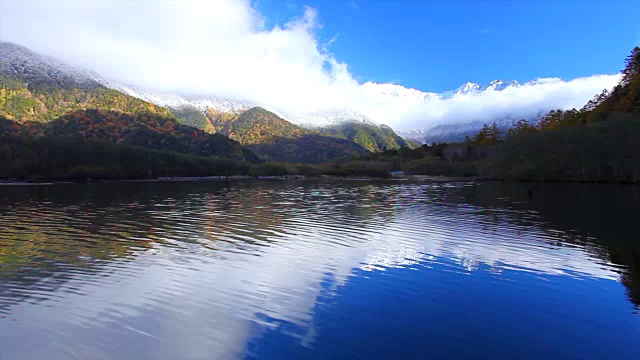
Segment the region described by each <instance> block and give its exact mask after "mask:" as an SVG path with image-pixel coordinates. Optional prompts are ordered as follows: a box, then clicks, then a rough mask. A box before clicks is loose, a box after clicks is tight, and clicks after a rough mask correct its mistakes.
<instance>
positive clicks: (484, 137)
mask: <svg viewBox="0 0 640 360" xmlns="http://www.w3.org/2000/svg"><path fill="white" fill-rule="evenodd" d="M500 140H502V133H501V131H500V129H499V128H498V124H496V123H495V122H494V123H493V124H491V126H489V125H487V124H484V125H483V126H482V129H480V132H478V134H476V136H475V137H474V138H473V142H475V143H476V144H479V145H485V144H495V143H497V142H499V141H500Z"/></svg>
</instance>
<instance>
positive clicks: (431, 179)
mask: <svg viewBox="0 0 640 360" xmlns="http://www.w3.org/2000/svg"><path fill="white" fill-rule="evenodd" d="M323 180H324V181H396V182H397V181H418V182H426V183H436V182H482V181H492V182H505V183H540V184H544V183H572V184H615V185H639V184H638V183H633V182H606V181H574V180H522V179H520V180H516V179H513V180H505V179H492V178H483V177H455V176H444V175H443V176H438V175H404V174H403V175H393V176H391V177H387V178H381V177H367V176H346V177H340V176H333V175H313V176H310V175H281V176H248V175H233V176H229V177H226V176H176V177H160V178H155V179H84V180H68V179H60V180H55V179H47V180H42V181H41V182H40V181H37V180H36V181H33V180H18V179H11V180H8V179H0V187H2V186H50V185H65V184H72V185H80V184H105V183H107V184H109V183H141V182H149V183H160V182H207V181H211V182H229V183H231V182H250V181H323Z"/></svg>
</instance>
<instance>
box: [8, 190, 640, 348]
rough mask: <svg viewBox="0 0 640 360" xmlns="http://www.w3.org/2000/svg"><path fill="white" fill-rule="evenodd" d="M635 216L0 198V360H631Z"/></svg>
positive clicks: (623, 204) (335, 198)
mask: <svg viewBox="0 0 640 360" xmlns="http://www.w3.org/2000/svg"><path fill="white" fill-rule="evenodd" d="M530 187H531V188H532V190H533V196H531V197H530V196H529V195H528V193H529V191H528V190H529V188H530ZM638 215H640V189H639V188H637V187H632V186H620V185H617V186H614V185H576V184H548V185H544V186H542V185H530V184H509V183H408V182H400V181H396V182H392V181H389V182H324V183H323V182H274V183H268V182H259V183H245V184H234V185H233V186H232V187H231V188H230V189H227V188H225V187H223V186H221V185H220V184H217V183H215V182H210V183H206V182H203V183H188V182H185V183H151V184H146V183H129V184H94V185H54V186H38V187H12V186H3V187H0V359H3V360H4V359H45V358H46V359H69V358H72V359H73V358H78V359H218V358H224V359H226V358H264V359H284V358H296V359H297V358H319V359H329V358H331V359H335V358H362V359H371V358H376V359H378V358H420V359H424V358H435V359H439V358H473V359H476V358H480V359H515V358H517V359H540V358H553V359H637V358H639V356H640V355H639V354H640V314H638V312H639V311H638V310H639V305H640V283H639V281H640V280H639V279H640V238H639V236H638V234H639V232H638V230H639V229H640V222H639V221H638V218H640V216H638Z"/></svg>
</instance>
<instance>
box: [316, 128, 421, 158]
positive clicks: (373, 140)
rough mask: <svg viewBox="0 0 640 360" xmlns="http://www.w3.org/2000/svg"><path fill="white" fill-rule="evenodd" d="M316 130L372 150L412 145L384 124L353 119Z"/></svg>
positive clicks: (409, 146) (377, 150)
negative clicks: (352, 120)
mask: <svg viewBox="0 0 640 360" xmlns="http://www.w3.org/2000/svg"><path fill="white" fill-rule="evenodd" d="M318 130H319V131H320V133H322V134H327V135H330V136H334V137H337V138H340V139H346V140H350V141H353V142H355V143H357V144H360V145H361V146H362V147H364V148H365V149H367V150H369V151H372V152H379V151H385V150H387V149H399V148H403V147H408V148H411V147H413V145H412V144H410V143H409V142H408V141H407V140H405V139H404V138H403V137H401V136H400V135H398V134H396V132H395V131H393V129H392V128H390V127H388V126H386V125H374V124H366V123H361V122H355V121H354V122H343V123H340V124H336V125H333V126H326V127H321V128H319V129H318Z"/></svg>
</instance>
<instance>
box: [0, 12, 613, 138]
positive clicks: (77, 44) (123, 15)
mask: <svg viewBox="0 0 640 360" xmlns="http://www.w3.org/2000/svg"><path fill="white" fill-rule="evenodd" d="M264 23H265V21H264V19H263V17H262V15H261V14H259V13H258V12H257V11H256V10H255V9H254V8H253V7H252V5H251V3H250V2H249V1H247V0H236V1H219V0H212V1H196V0H183V1H153V0H139V1H135V2H134V1H99V0H93V1H91V0H89V1H82V2H81V1H32V0H21V1H11V0H0V39H2V40H4V41H12V42H16V43H19V44H22V45H25V46H27V47H29V48H31V49H33V50H36V51H39V52H42V53H45V54H49V55H52V56H55V57H58V58H60V59H62V60H64V61H67V62H69V63H72V64H76V65H83V66H85V67H88V68H90V69H92V70H95V71H97V72H99V73H101V74H103V75H104V76H107V77H110V78H112V79H114V80H117V81H121V82H125V83H130V84H132V85H136V86H140V87H145V88H149V89H153V90H161V91H177V92H181V93H186V94H202V95H216V96H224V97H231V98H239V99H244V100H251V101H254V102H257V103H262V104H267V105H269V106H270V107H272V108H276V109H279V110H281V112H283V113H289V114H296V113H304V112H313V111H318V110H323V109H326V108H353V109H357V110H359V111H361V112H363V113H365V114H366V115H368V116H369V117H371V118H373V119H375V120H377V121H380V122H383V123H387V124H389V125H391V126H393V127H395V128H397V129H406V128H427V127H429V126H432V125H435V124H438V123H444V122H465V121H472V120H478V119H479V120H485V119H491V118H494V117H499V116H503V115H505V114H506V115H513V116H516V117H522V116H528V115H530V114H531V113H534V112H536V113H537V112H539V111H540V110H542V109H549V108H570V107H580V106H582V105H583V104H584V103H585V102H586V101H587V100H588V99H589V98H591V97H592V96H593V95H594V94H595V93H598V92H600V91H601V90H602V89H603V88H610V87H611V86H613V85H614V84H615V82H616V81H617V76H615V75H611V76H594V77H589V78H584V79H575V80H572V81H568V82H563V81H561V80H559V79H549V80H548V81H544V82H542V83H541V84H539V85H535V86H529V87H527V86H525V87H522V88H520V89H517V90H516V89H513V90H512V91H505V92H503V93H490V94H483V95H476V96H462V97H456V98H453V99H448V100H431V101H417V100H415V99H414V100H413V101H408V100H404V99H396V98H388V97H386V98H377V99H374V98H371V97H370V96H369V95H367V93H366V92H365V91H364V89H363V87H362V86H361V84H359V83H358V82H357V81H356V80H355V79H354V77H353V76H352V75H351V73H350V72H349V69H348V66H347V64H345V63H343V62H340V61H339V60H338V59H336V58H335V57H334V56H333V55H332V54H331V53H330V52H329V51H328V50H327V48H326V47H327V46H328V45H330V44H320V43H319V42H318V40H317V37H316V35H315V30H316V29H317V28H318V26H319V24H318V22H317V14H316V11H315V10H314V9H311V8H307V9H306V10H305V11H304V13H303V14H301V15H300V17H298V18H295V19H292V20H291V21H290V22H288V23H287V24H285V25H283V26H276V27H273V28H266V27H265V25H264ZM372 61H375V60H372ZM399 66H400V65H399Z"/></svg>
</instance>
